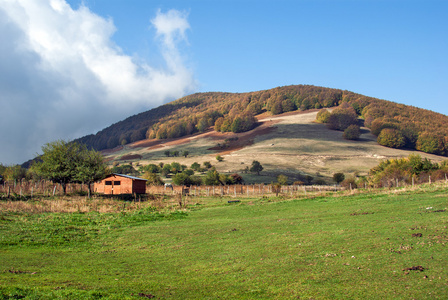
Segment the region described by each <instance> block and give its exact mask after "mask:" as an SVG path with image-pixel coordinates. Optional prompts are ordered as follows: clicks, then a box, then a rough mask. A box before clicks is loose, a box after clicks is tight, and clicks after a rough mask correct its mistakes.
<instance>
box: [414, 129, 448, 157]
mask: <svg viewBox="0 0 448 300" xmlns="http://www.w3.org/2000/svg"><path fill="white" fill-rule="evenodd" d="M416 148H417V150H419V151H423V152H426V153H432V154H437V155H445V154H446V150H445V143H444V139H443V137H442V136H437V135H434V134H431V133H429V132H424V133H422V134H420V135H419V137H418V139H417V145H416Z"/></svg>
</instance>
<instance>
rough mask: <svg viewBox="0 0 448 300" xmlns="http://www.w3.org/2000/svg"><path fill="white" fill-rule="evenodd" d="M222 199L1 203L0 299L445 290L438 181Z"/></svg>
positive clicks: (348, 295)
mask: <svg viewBox="0 0 448 300" xmlns="http://www.w3.org/2000/svg"><path fill="white" fill-rule="evenodd" d="M228 200H230V199H229V198H213V199H204V198H202V199H201V201H198V203H195V202H194V201H190V202H189V203H190V205H189V206H188V207H187V209H182V210H173V209H170V210H168V209H165V210H156V209H154V208H153V207H151V206H150V205H146V206H143V207H140V208H136V209H134V210H126V211H125V210H123V211H121V212H120V211H118V212H105V213H99V212H88V213H81V212H74V213H55V212H51V213H48V212H20V211H8V210H3V211H2V212H1V213H0V299H151V298H152V299H447V298H448V249H447V243H448V229H447V226H448V210H447V209H448V190H447V189H446V186H445V185H435V184H433V185H431V186H423V187H418V188H415V189H408V190H383V191H375V192H366V191H364V192H361V193H356V194H349V193H345V194H341V193H340V194H334V195H331V194H329V195H325V196H316V195H314V196H312V197H310V196H308V198H301V199H286V198H274V197H272V198H269V197H263V198H245V199H241V202H239V203H228ZM2 201H3V202H5V200H2ZM208 203H210V205H208Z"/></svg>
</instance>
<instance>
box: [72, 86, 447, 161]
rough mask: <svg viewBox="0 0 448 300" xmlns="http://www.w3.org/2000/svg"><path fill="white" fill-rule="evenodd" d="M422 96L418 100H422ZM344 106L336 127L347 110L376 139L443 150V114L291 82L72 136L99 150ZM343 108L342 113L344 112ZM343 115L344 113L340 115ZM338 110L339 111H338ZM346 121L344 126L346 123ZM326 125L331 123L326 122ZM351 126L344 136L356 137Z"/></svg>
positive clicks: (191, 101) (195, 99)
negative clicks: (264, 117) (265, 117)
mask: <svg viewBox="0 0 448 300" xmlns="http://www.w3.org/2000/svg"><path fill="white" fill-rule="evenodd" d="M422 101H424V99H422ZM344 103H345V104H347V105H348V106H350V110H351V111H350V112H348V110H347V108H345V109H343V110H340V111H338V114H335V113H333V114H330V115H331V118H332V119H331V121H330V123H331V124H334V128H332V129H336V130H344V131H345V130H346V129H347V128H348V127H349V126H351V125H358V124H357V123H356V124H355V122H352V121H350V120H349V119H350V118H352V116H353V115H355V116H356V118H357V117H361V118H362V119H363V120H364V125H365V126H367V127H368V128H370V129H371V130H372V133H373V134H375V135H377V136H378V143H380V144H381V145H384V146H387V147H393V148H403V147H405V148H411V149H417V150H420V151H423V152H427V153H433V154H438V155H448V150H447V148H448V146H447V145H448V140H447V139H448V138H447V137H448V128H447V127H446V124H447V123H448V117H447V116H445V115H442V114H438V113H435V112H432V111H428V110H424V109H420V108H416V107H412V106H407V105H403V104H398V103H393V102H390V101H386V100H380V99H376V98H372V97H367V96H363V95H360V94H356V93H353V92H350V91H345V90H339V89H331V88H324V87H316V86H311V85H291V86H284V87H277V88H274V89H270V90H264V91H257V92H250V93H221V92H209V93H197V94H192V95H189V96H186V97H183V98H180V99H178V100H176V101H173V102H171V103H168V104H165V105H162V106H160V107H157V108H154V109H151V110H149V111H146V112H143V113H140V114H137V115H135V116H132V117H129V118H127V119H125V120H123V121H121V122H118V123H116V124H113V125H111V126H109V127H108V128H105V129H104V130H102V131H100V132H98V133H96V134H94V135H93V134H92V135H88V136H85V137H83V138H80V139H78V140H77V141H78V142H80V143H83V144H85V145H87V146H88V148H89V149H95V150H103V149H110V148H114V147H116V146H119V145H125V144H127V143H131V142H136V141H139V140H144V139H147V138H151V139H152V138H155V139H169V138H178V137H183V136H187V135H191V134H194V133H197V132H205V131H207V130H209V129H212V128H213V129H214V130H216V131H219V132H244V131H248V130H251V129H253V128H254V127H255V126H256V125H257V121H256V118H255V116H256V115H258V114H260V113H263V112H269V113H270V114H273V115H276V114H281V113H285V112H290V111H296V110H300V111H304V110H309V109H320V108H331V107H336V106H340V105H341V104H344ZM344 111H345V112H344ZM344 114H345V115H344ZM342 115H344V116H342ZM347 123H348V124H349V125H348V126H347V127H346V124H347ZM330 128H331V127H330ZM359 134H360V132H359V128H357V127H356V126H352V127H351V128H350V130H349V131H348V132H347V133H346V137H347V138H348V139H356V138H358V137H359Z"/></svg>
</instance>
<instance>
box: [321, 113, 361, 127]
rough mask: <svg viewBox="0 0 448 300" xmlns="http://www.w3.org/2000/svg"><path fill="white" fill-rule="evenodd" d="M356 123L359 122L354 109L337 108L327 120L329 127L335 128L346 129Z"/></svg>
mask: <svg viewBox="0 0 448 300" xmlns="http://www.w3.org/2000/svg"><path fill="white" fill-rule="evenodd" d="M354 124H358V116H357V115H356V113H355V112H354V110H353V109H351V110H349V109H335V110H334V112H333V113H332V114H330V116H329V117H328V122H327V126H328V128H330V129H333V130H345V129H346V128H347V127H349V126H350V125H354Z"/></svg>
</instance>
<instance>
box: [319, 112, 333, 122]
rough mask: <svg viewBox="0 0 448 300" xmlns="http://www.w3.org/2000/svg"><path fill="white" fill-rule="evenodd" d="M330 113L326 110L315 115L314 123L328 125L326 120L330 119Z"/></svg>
mask: <svg viewBox="0 0 448 300" xmlns="http://www.w3.org/2000/svg"><path fill="white" fill-rule="evenodd" d="M330 115H331V113H330V112H329V111H328V110H326V109H322V110H321V111H319V112H318V113H317V116H316V121H317V122H319V123H328V119H329V118H330Z"/></svg>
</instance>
